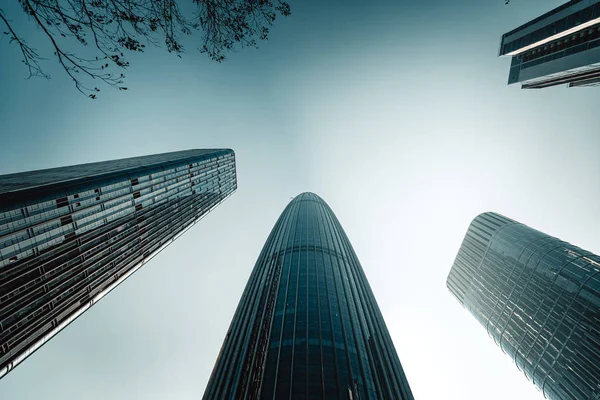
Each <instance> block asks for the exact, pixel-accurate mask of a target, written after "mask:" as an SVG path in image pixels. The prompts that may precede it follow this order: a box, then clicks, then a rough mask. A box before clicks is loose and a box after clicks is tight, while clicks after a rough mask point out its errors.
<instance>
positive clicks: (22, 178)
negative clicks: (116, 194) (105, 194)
mask: <svg viewBox="0 0 600 400" xmlns="http://www.w3.org/2000/svg"><path fill="white" fill-rule="evenodd" d="M220 153H222V154H233V150H230V149H192V150H184V151H174V152H170V153H162V154H153V155H147V156H139V157H130V158H123V159H118V160H110V161H100V162H93V163H87V164H78V165H72V166H66V167H58V168H49V169H41V170H36V171H27V172H18V173H14V174H7V175H0V199H1V198H2V197H3V196H2V195H6V194H11V195H12V194H16V192H21V191H24V190H27V189H31V188H39V187H40V186H47V185H55V184H59V183H66V182H69V183H72V184H76V183H78V182H77V181H82V182H83V181H86V180H90V179H91V178H92V177H94V178H101V177H104V178H106V177H110V176H111V175H112V174H115V173H119V174H122V173H128V172H134V171H136V170H146V169H148V168H152V167H156V166H159V165H162V164H167V163H177V162H186V160H187V159H188V158H198V157H202V156H206V155H211V156H216V155H220Z"/></svg>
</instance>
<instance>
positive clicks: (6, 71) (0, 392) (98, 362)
mask: <svg viewBox="0 0 600 400" xmlns="http://www.w3.org/2000/svg"><path fill="white" fill-rule="evenodd" d="M562 2H563V1H557V0H513V1H512V2H511V4H510V5H508V6H505V5H504V1H502V0H494V1H481V0H478V1H475V0H473V1H466V0H465V1H456V2H453V1H447V0H440V1H433V0H419V1H414V2H401V1H395V2H392V1H387V2H385V1H380V2H377V4H373V3H375V2H369V1H360V2H359V1H348V0H345V1H344V0H328V1H326V2H324V1H316V0H313V1H298V2H294V1H293V0H292V2H291V6H292V16H291V17H289V18H287V19H280V20H278V21H277V24H276V27H275V28H274V29H273V30H272V36H271V39H270V40H269V41H267V42H265V43H262V44H261V47H260V49H258V50H252V49H245V50H243V51H240V52H238V53H235V54H231V55H230V58H229V61H228V62H226V63H224V64H216V63H213V62H211V61H209V60H208V59H207V58H206V57H205V56H203V55H200V54H197V53H196V52H194V51H190V52H189V54H187V55H186V56H184V58H183V59H178V58H177V57H175V56H173V55H169V54H168V53H166V52H164V51H157V50H150V51H148V52H147V53H144V54H142V55H140V56H136V57H132V58H131V61H132V67H131V68H130V69H129V71H128V72H127V76H128V77H127V86H128V87H129V88H130V90H129V91H127V92H118V91H114V90H111V89H109V88H103V89H104V90H103V91H102V92H101V96H100V97H99V99H98V100H96V101H91V100H88V99H86V98H84V97H83V96H82V95H80V94H79V93H78V92H76V91H75V89H74V88H73V87H72V84H71V82H69V81H68V80H67V78H65V74H64V72H62V71H61V70H59V69H57V68H55V66H54V62H53V61H51V60H49V61H48V62H46V63H45V64H44V66H45V67H46V68H47V70H48V72H50V73H51V74H52V76H53V79H52V80H50V81H45V80H41V79H37V80H25V79H24V78H25V76H26V71H25V69H24V68H23V67H22V64H21V62H20V57H19V54H18V49H17V47H16V46H15V45H14V44H13V45H9V44H8V42H7V40H6V38H5V37H4V36H2V38H0V55H1V56H0V88H1V92H2V95H1V96H0V121H1V123H0V135H1V141H0V160H2V161H1V162H0V173H12V172H20V171H26V170H33V169H40V168H49V167H56V166H63V165H71V164H77V163H84V162H92V161H102V160H108V159H115V158H122V157H130V156H138V155H145V154H153V153H161V152H167V151H175V150H184V149H190V148H214V147H228V148H233V149H234V150H235V152H236V157H237V171H238V191H237V192H236V193H235V194H234V195H233V196H232V197H231V198H229V199H228V200H227V201H226V202H225V203H223V204H222V205H220V206H219V207H218V208H217V209H215V210H214V211H213V212H212V213H211V214H209V215H208V216H207V217H206V218H205V219H204V220H202V221H201V222H200V223H199V224H198V225H196V226H195V227H194V228H193V229H191V230H190V231H188V232H187V233H186V234H185V235H183V236H182V237H181V238H180V239H178V240H177V241H176V242H175V243H174V244H172V245H171V246H169V247H168V248H167V249H166V250H165V251H163V252H162V253H161V254H160V255H159V256H158V257H156V258H155V259H153V260H152V262H150V263H149V264H147V265H146V266H145V267H144V268H142V269H141V270H140V271H139V272H137V273H136V274H134V275H133V276H132V277H131V278H130V279H128V280H127V281H126V282H125V283H123V284H122V285H121V286H119V287H118V288H117V289H116V290H114V291H113V292H112V293H110V295H109V296H107V297H105V298H104V299H103V300H102V301H101V302H100V303H98V304H97V305H95V306H94V307H93V308H92V309H91V310H90V311H88V312H86V313H85V314H84V315H83V316H82V317H80V318H79V319H78V320H77V321H76V322H74V323H73V324H71V325H70V326H68V327H67V328H66V329H65V330H63V331H62V332H61V333H60V334H58V335H57V336H56V337H55V338H53V339H52V340H51V341H50V342H49V343H48V344H46V345H44V346H43V347H42V348H41V349H40V350H39V351H37V352H36V353H35V354H34V355H33V356H31V357H30V358H28V359H27V360H26V361H25V362H23V363H22V364H21V365H20V366H18V367H17V368H16V369H15V370H14V371H12V372H11V373H10V374H8V375H7V377H5V378H4V379H2V380H1V381H0V398H2V399H7V400H30V399H36V398H44V399H45V400H53V399H60V400H80V399H91V400H96V399H98V400H104V399H115V400H130V399H145V400H146V399H147V400H155V399H156V400H158V399H160V400H162V399H178V400H179V399H181V400H187V399H199V398H201V396H202V394H203V392H204V388H205V386H206V383H207V381H208V379H209V376H210V373H211V370H212V367H213V365H214V362H215V360H216V357H217V353H218V351H219V349H220V346H221V344H222V341H223V339H224V336H225V333H226V332H227V329H228V326H229V323H230V322H231V318H232V317H233V313H234V311H235V307H236V306H237V303H238V301H239V299H240V296H241V294H242V291H243V289H244V287H245V285H246V281H247V279H248V277H249V275H250V272H251V269H252V267H253V265H254V262H255V261H256V259H257V257H258V254H259V252H260V250H261V248H262V246H263V244H264V242H265V240H266V238H267V235H268V234H269V232H270V230H271V229H272V227H273V225H274V223H275V221H276V219H277V218H278V216H279V215H280V213H281V212H282V211H283V209H284V207H285V205H286V204H287V203H288V202H289V200H290V198H291V197H293V196H296V195H297V194H299V193H301V192H304V191H313V192H315V193H317V194H318V195H319V196H321V197H322V198H323V199H324V200H325V201H326V202H327V203H328V204H329V205H330V206H331V208H332V209H333V211H334V212H335V213H336V215H337V217H338V218H339V220H340V222H341V223H342V226H343V227H344V229H345V231H346V233H347V234H348V237H349V238H350V241H351V242H352V244H353V246H354V249H355V250H356V253H357V255H358V257H359V259H360V260H361V263H362V265H363V268H364V270H365V273H366V275H367V277H368V279H369V281H370V284H371V287H372V289H373V291H374V293H375V297H376V299H377V301H378V303H379V306H380V308H381V310H382V313H383V316H384V318H385V320H386V322H387V325H388V328H389V330H390V333H391V335H392V338H393V340H394V343H395V346H396V349H397V351H398V354H399V356H400V360H401V362H402V365H403V367H404V370H405V372H406V375H407V379H408V381H409V383H410V385H411V388H412V390H413V393H414V395H415V397H416V398H417V399H418V400H421V399H424V400H428V399H436V400H437V399H451V400H453V399H456V400H470V399H473V400H481V399H487V400H505V399H513V400H525V399H527V400H529V399H542V395H541V394H540V393H539V392H537V390H536V389H535V387H534V386H533V384H531V383H529V382H528V381H527V380H526V379H525V377H524V375H523V374H522V373H520V372H519V371H518V370H517V368H516V367H515V366H514V365H513V364H512V361H511V360H510V358H509V357H507V356H505V355H504V354H503V353H502V351H501V350H500V349H499V348H497V347H496V345H495V344H494V342H493V341H492V340H491V339H490V338H489V337H488V336H487V334H486V332H485V329H484V328H482V327H481V326H479V325H478V323H477V322H476V321H475V319H474V318H473V317H472V316H471V315H470V314H469V313H468V312H467V311H466V310H464V309H463V308H462V307H461V306H460V305H459V303H458V302H457V301H456V300H455V299H454V298H453V297H452V296H451V294H450V293H449V292H448V290H447V289H446V285H445V280H446V277H447V274H448V272H449V270H450V267H451V266H452V263H453V261H454V257H455V256H456V253H457V251H458V248H459V246H460V243H461V241H462V239H463V236H464V234H465V233H466V230H467V227H468V225H469V223H470V221H471V220H472V219H473V218H474V217H475V216H476V215H477V214H479V213H481V212H484V211H496V212H499V213H501V214H504V215H506V216H508V217H510V218H513V219H515V220H517V221H520V222H523V223H525V224H528V225H530V226H532V227H534V228H536V229H538V230H541V231H543V232H545V233H548V234H550V235H554V236H557V237H559V238H561V239H563V240H566V241H569V242H571V243H573V244H575V245H577V246H580V247H582V248H584V249H586V250H590V251H592V252H594V253H596V254H598V253H600V247H599V243H600V230H599V229H598V222H599V221H600V207H599V199H600V157H599V153H600V152H599V150H600V113H599V112H598V104H600V91H599V89H594V88H587V89H586V88H580V89H567V88H566V87H557V88H549V89H544V90H539V91H523V90H521V89H520V87H519V86H507V85H506V81H507V78H508V68H509V64H510V60H509V59H507V58H497V57H496V55H497V50H498V44H499V39H500V36H501V35H502V33H504V32H506V31H509V30H511V29H513V28H515V27H516V26H518V25H520V24H522V23H524V22H526V21H528V20H530V19H532V18H534V17H536V16H538V15H541V14H542V13H544V12H546V11H548V10H550V9H552V8H554V7H556V6H558V5H560V4H561V3H562ZM14 3H15V4H13V5H12V6H10V7H8V8H6V6H4V5H3V7H4V10H5V12H6V13H7V15H8V17H10V18H13V19H15V21H17V22H16V23H17V25H16V26H17V27H18V29H19V30H20V31H22V32H23V33H26V34H29V35H30V37H31V39H30V41H31V42H32V43H39V46H40V50H42V49H44V50H47V47H45V46H46V44H44V42H43V41H42V40H39V39H35V38H34V35H33V34H34V33H35V30H34V29H33V28H32V27H31V25H28V24H26V21H21V19H20V18H19V17H18V14H17V12H18V9H16V8H15V7H17V2H14ZM322 3H326V5H324V4H322ZM11 13H12V14H11ZM41 39H43V38H41ZM48 58H51V53H48Z"/></svg>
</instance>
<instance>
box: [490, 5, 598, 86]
mask: <svg viewBox="0 0 600 400" xmlns="http://www.w3.org/2000/svg"><path fill="white" fill-rule="evenodd" d="M499 55H500V56H509V57H512V62H511V65H510V73H509V77H508V83H509V84H511V83H517V82H521V83H522V88H523V89H539V88H545V87H549V86H555V85H561V84H569V87H574V86H597V85H600V0H571V1H569V2H567V3H565V4H563V5H562V6H560V7H557V8H555V9H554V10H552V11H549V12H547V13H546V14H544V15H542V16H540V17H537V18H535V19H533V20H531V21H529V22H527V23H526V24H523V25H521V26H520V27H518V28H516V29H513V30H512V31H510V32H507V33H505V34H504V35H502V40H501V42H500V51H499Z"/></svg>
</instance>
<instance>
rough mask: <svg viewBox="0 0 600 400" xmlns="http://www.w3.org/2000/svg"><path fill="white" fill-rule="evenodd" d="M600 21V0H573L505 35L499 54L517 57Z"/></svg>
mask: <svg viewBox="0 0 600 400" xmlns="http://www.w3.org/2000/svg"><path fill="white" fill-rule="evenodd" d="M598 23H600V1H599V0H571V1H569V2H568V3H565V4H563V5H561V6H560V7H557V8H555V9H553V10H552V11H549V12H547V13H545V14H543V15H541V16H539V17H537V18H535V19H533V20H531V21H529V22H527V23H526V24H523V25H521V26H519V27H518V28H515V29H513V30H511V31H510V32H507V33H505V34H504V35H502V39H501V41H500V50H499V52H498V56H514V55H516V54H519V53H522V52H524V51H527V50H530V49H532V48H534V47H538V46H541V45H544V44H546V43H549V42H551V41H553V40H557V39H560V38H561V37H564V36H567V35H571V34H573V33H575V32H579V31H581V30H583V29H585V28H587V27H590V26H592V25H596V24H598Z"/></svg>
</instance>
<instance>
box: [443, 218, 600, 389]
mask: <svg viewBox="0 0 600 400" xmlns="http://www.w3.org/2000/svg"><path fill="white" fill-rule="evenodd" d="M447 285H448V288H449V289H450V292H451V293H452V294H453V295H454V296H455V297H456V298H457V299H458V301H459V302H460V303H461V304H462V305H463V307H465V308H466V309H467V310H469V311H470V312H471V314H473V316H474V317H475V318H476V319H477V320H478V321H479V323H481V325H483V326H484V327H485V328H486V330H487V332H488V334H489V336H490V337H491V338H492V339H494V341H495V342H496V344H497V345H498V346H500V348H501V349H502V351H504V353H506V354H508V355H509V356H510V357H511V358H512V359H513V361H514V362H515V364H516V365H517V368H519V370H521V371H522V372H523V373H524V374H525V376H526V377H527V379H529V380H531V381H532V382H533V383H534V384H535V385H536V386H537V388H538V389H539V390H540V391H541V392H542V393H543V395H544V397H545V398H547V399H552V400H558V399H560V400H567V399H573V400H575V399H577V400H584V399H589V400H595V399H598V398H599V396H600V257H598V256H596V255H594V254H592V253H590V252H589V251H585V250H582V249H580V248H578V247H576V246H573V245H571V244H569V243H566V242H563V241H561V240H559V239H557V238H554V237H552V236H548V235H546V234H544V233H542V232H539V231H536V230H535V229H532V228H530V227H528V226H526V225H523V224H520V223H518V222H515V221H513V220H511V219H509V218H506V217H503V216H502V215H499V214H496V213H484V214H481V215H479V216H477V217H476V218H475V219H474V220H473V222H472V223H471V225H470V226H469V229H468V231H467V234H466V236H465V239H464V240H463V243H462V245H461V247H460V250H459V251H458V255H457V256H456V260H455V261H454V265H453V266H452V269H451V270H450V274H449V275H448V280H447Z"/></svg>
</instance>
